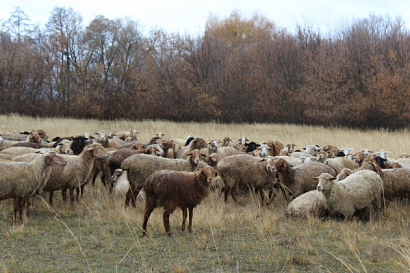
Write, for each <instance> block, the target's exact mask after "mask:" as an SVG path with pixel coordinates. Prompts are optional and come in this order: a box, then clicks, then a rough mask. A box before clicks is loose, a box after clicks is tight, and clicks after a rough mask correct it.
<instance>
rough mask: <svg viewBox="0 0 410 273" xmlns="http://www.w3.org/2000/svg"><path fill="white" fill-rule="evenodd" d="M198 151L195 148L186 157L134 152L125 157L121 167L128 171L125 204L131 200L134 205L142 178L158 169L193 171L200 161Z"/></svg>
mask: <svg viewBox="0 0 410 273" xmlns="http://www.w3.org/2000/svg"><path fill="white" fill-rule="evenodd" d="M200 156H201V154H200V151H199V150H198V149H195V150H193V151H191V152H190V153H188V158H187V159H173V158H164V157H157V156H151V155H143V154H136V155H133V156H130V157H128V158H127V159H125V160H124V161H123V162H122V164H121V169H122V170H124V171H127V172H128V180H129V181H130V185H131V187H130V190H129V191H128V192H127V195H126V198H125V206H128V205H129V204H130V201H131V202H132V206H133V207H135V206H136V203H135V202H136V198H137V195H138V193H139V192H140V190H141V188H142V186H143V183H144V180H145V179H146V178H147V177H148V176H150V175H151V174H153V173H155V172H156V171H159V170H174V171H191V172H192V171H195V169H196V168H197V166H198V165H199V163H200Z"/></svg>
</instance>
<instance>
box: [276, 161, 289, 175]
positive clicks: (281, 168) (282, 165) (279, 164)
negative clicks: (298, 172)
mask: <svg viewBox="0 0 410 273" xmlns="http://www.w3.org/2000/svg"><path fill="white" fill-rule="evenodd" d="M273 167H274V168H275V170H276V171H277V172H281V171H284V170H286V169H287V168H289V163H288V162H286V160H284V159H283V158H279V159H276V160H275V162H274V163H273Z"/></svg>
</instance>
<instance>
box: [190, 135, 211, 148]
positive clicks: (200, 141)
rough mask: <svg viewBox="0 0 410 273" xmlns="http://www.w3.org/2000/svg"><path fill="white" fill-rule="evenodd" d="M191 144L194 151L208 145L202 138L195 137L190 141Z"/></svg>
mask: <svg viewBox="0 0 410 273" xmlns="http://www.w3.org/2000/svg"><path fill="white" fill-rule="evenodd" d="M192 143H194V144H193V145H194V148H195V149H201V148H206V146H207V145H208V143H207V142H206V141H205V139H203V138H202V137H197V138H195V139H194V140H192Z"/></svg>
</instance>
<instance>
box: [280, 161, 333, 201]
mask: <svg viewBox="0 0 410 273" xmlns="http://www.w3.org/2000/svg"><path fill="white" fill-rule="evenodd" d="M273 167H274V170H275V171H276V172H277V173H278V174H279V181H280V183H281V184H282V185H284V186H285V187H286V188H287V189H288V190H289V191H290V194H291V195H293V197H294V198H295V197H298V196H299V195H301V194H302V193H305V192H308V191H311V190H314V189H315V188H316V186H317V181H316V180H315V179H314V177H317V176H319V175H320V174H322V173H329V174H331V175H334V176H336V171H335V170H334V169H333V168H331V167H329V166H328V165H326V164H323V163H320V162H307V163H303V164H301V165H299V166H296V167H292V166H291V165H290V164H289V163H288V162H287V161H286V160H284V159H282V158H279V159H277V160H275V163H274V164H273Z"/></svg>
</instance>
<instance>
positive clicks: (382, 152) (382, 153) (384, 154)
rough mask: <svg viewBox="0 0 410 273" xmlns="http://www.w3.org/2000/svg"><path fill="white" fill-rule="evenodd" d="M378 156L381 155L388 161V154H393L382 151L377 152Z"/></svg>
mask: <svg viewBox="0 0 410 273" xmlns="http://www.w3.org/2000/svg"><path fill="white" fill-rule="evenodd" d="M376 154H377V155H379V156H380V157H381V158H383V159H386V160H387V154H391V152H390V151H385V150H383V149H381V150H380V151H378V152H376Z"/></svg>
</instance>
